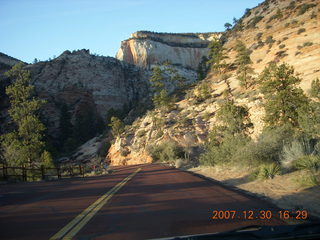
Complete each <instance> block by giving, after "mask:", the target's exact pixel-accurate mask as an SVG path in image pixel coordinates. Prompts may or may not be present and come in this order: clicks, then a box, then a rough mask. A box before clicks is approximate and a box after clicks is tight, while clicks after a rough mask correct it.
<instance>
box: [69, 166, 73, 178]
mask: <svg viewBox="0 0 320 240" xmlns="http://www.w3.org/2000/svg"><path fill="white" fill-rule="evenodd" d="M69 172H70V177H73V168H72V166H70V168H69Z"/></svg>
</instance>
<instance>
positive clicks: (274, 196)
mask: <svg viewBox="0 0 320 240" xmlns="http://www.w3.org/2000/svg"><path fill="white" fill-rule="evenodd" d="M188 171H191V172H194V173H197V174H201V175H203V176H206V177H209V178H212V179H215V180H218V181H220V182H222V183H224V184H226V185H231V186H234V187H237V188H240V189H242V190H245V191H248V192H251V193H254V194H256V195H258V196H260V197H264V198H267V199H269V200H270V201H272V202H273V203H274V204H276V205H277V206H279V207H281V208H283V209H288V210H302V209H303V210H307V211H308V214H310V215H312V216H315V217H319V218H320V186H319V185H318V186H315V187H309V188H308V187H302V186H301V184H299V182H297V180H296V179H299V178H300V177H302V176H303V175H304V174H305V172H303V171H295V172H291V173H287V174H283V175H279V176H276V177H275V178H274V179H268V180H252V178H251V177H250V174H248V173H250V172H252V169H249V168H240V167H238V168H236V167H230V166H215V167H203V166H201V167H196V168H191V169H188Z"/></svg>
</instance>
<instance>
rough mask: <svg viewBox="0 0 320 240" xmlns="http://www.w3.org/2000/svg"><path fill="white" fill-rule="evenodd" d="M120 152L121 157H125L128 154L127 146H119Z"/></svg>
mask: <svg viewBox="0 0 320 240" xmlns="http://www.w3.org/2000/svg"><path fill="white" fill-rule="evenodd" d="M120 154H121V156H122V157H126V156H128V155H129V154H130V150H129V149H128V148H121V150H120Z"/></svg>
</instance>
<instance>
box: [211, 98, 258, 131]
mask: <svg viewBox="0 0 320 240" xmlns="http://www.w3.org/2000/svg"><path fill="white" fill-rule="evenodd" d="M217 119H218V120H219V121H221V122H222V123H223V125H224V132H225V133H227V134H231V135H232V136H237V135H241V136H247V135H248V131H249V129H250V128H252V127H253V125H252V123H251V121H250V118H249V112H248V109H247V108H246V107H244V106H237V105H235V104H234V102H233V101H232V100H230V99H226V101H225V102H224V103H223V104H222V105H221V106H220V109H219V110H218V112H217Z"/></svg>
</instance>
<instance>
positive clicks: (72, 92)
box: [28, 50, 148, 116]
mask: <svg viewBox="0 0 320 240" xmlns="http://www.w3.org/2000/svg"><path fill="white" fill-rule="evenodd" d="M28 68H29V70H30V71H31V74H32V79H33V81H34V85H35V86H36V89H37V92H39V93H40V94H41V95H44V94H45V95H47V96H53V97H54V98H55V99H56V100H60V101H66V103H68V104H76V103H78V102H79V101H80V100H82V99H84V98H86V99H91V100H92V102H93V103H94V104H95V105H96V108H97V110H98V112H99V113H100V114H101V115H102V116H105V115H106V113H107V111H108V109H110V108H114V109H121V108H122V106H123V105H124V104H129V103H130V102H135V101H138V100H140V99H141V98H143V97H145V95H146V93H147V92H148V82H147V76H145V71H143V70H141V69H139V68H137V67H135V66H132V65H129V64H126V63H123V62H120V61H118V60H117V59H114V58H110V57H100V56H94V55H90V54H89V52H88V51H86V50H80V51H75V52H73V53H71V52H69V51H66V52H64V53H63V54H62V55H60V56H59V57H58V58H56V59H54V60H52V61H50V62H39V63H37V64H33V65H29V66H28Z"/></svg>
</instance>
